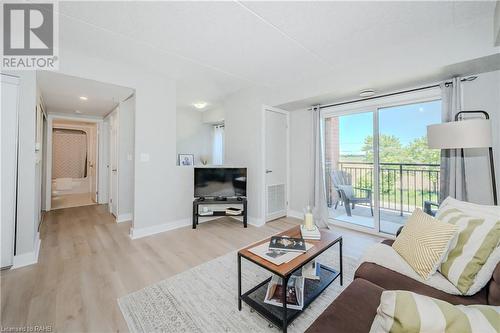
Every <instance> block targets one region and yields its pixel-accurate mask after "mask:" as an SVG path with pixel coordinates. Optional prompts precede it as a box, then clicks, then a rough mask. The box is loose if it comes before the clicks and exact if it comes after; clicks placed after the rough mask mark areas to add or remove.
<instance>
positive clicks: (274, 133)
mask: <svg viewBox="0 0 500 333" xmlns="http://www.w3.org/2000/svg"><path fill="white" fill-rule="evenodd" d="M264 149H265V152H266V153H265V164H264V165H265V177H266V179H265V192H266V195H265V198H266V221H269V220H273V219H276V218H279V217H282V216H286V213H287V187H288V184H287V178H288V176H287V172H288V170H287V164H288V113H287V112H286V111H281V110H277V109H274V108H273V109H266V110H265V147H264Z"/></svg>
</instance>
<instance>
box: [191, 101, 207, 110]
mask: <svg viewBox="0 0 500 333" xmlns="http://www.w3.org/2000/svg"><path fill="white" fill-rule="evenodd" d="M193 106H194V107H195V108H197V109H203V108H205V107H206V106H207V102H197V103H193Z"/></svg>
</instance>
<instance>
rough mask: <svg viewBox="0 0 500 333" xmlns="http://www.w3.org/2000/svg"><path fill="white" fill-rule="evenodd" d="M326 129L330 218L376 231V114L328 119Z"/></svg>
mask: <svg viewBox="0 0 500 333" xmlns="http://www.w3.org/2000/svg"><path fill="white" fill-rule="evenodd" d="M324 129H325V131H324V133H325V164H326V165H325V170H326V177H325V178H326V182H327V203H328V207H329V209H330V210H329V211H330V217H331V218H334V219H336V220H338V221H342V222H344V223H350V224H353V225H357V226H360V227H366V228H370V229H374V228H375V219H374V214H373V213H374V207H373V205H374V203H375V201H374V178H373V175H374V174H375V173H374V169H373V161H370V157H372V156H373V145H372V144H371V142H372V141H373V112H371V111H370V112H357V113H348V114H344V115H338V116H332V117H328V118H326V119H325V127H324Z"/></svg>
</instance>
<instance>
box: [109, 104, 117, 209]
mask: <svg viewBox="0 0 500 333" xmlns="http://www.w3.org/2000/svg"><path fill="white" fill-rule="evenodd" d="M109 166H110V168H109V169H110V175H109V210H110V212H111V213H112V214H113V215H114V216H115V217H116V216H118V118H117V112H116V111H115V112H113V114H112V115H111V118H110V122H109Z"/></svg>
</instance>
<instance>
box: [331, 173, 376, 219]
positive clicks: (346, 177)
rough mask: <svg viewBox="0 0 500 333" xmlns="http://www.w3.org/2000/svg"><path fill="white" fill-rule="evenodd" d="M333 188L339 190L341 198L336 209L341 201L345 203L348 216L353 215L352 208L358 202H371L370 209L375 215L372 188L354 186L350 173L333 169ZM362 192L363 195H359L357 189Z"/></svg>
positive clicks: (336, 203)
mask: <svg viewBox="0 0 500 333" xmlns="http://www.w3.org/2000/svg"><path fill="white" fill-rule="evenodd" d="M330 177H331V180H332V185H333V188H334V189H335V190H336V191H337V193H338V196H339V199H337V201H336V202H335V209H337V206H338V204H339V201H341V202H342V203H343V204H344V207H345V211H346V213H347V216H352V214H351V208H352V209H354V207H355V206H356V204H360V203H368V204H370V211H371V214H372V216H373V204H372V190H371V189H367V188H359V187H353V186H352V177H351V175H350V174H349V173H347V172H345V171H342V170H333V171H332V172H331V174H330ZM355 190H358V192H362V193H363V195H361V196H357V195H356V191H355Z"/></svg>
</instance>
